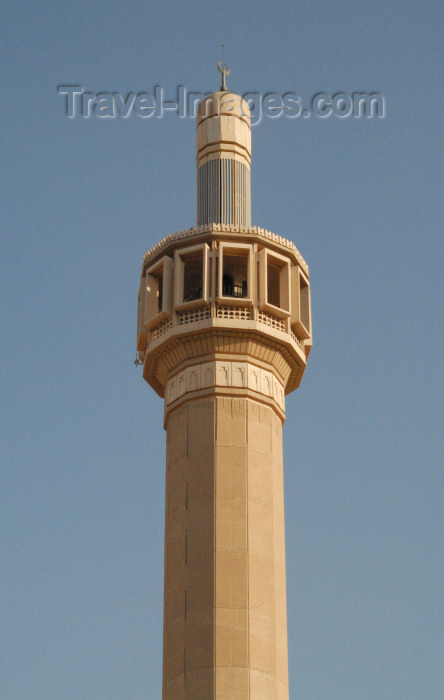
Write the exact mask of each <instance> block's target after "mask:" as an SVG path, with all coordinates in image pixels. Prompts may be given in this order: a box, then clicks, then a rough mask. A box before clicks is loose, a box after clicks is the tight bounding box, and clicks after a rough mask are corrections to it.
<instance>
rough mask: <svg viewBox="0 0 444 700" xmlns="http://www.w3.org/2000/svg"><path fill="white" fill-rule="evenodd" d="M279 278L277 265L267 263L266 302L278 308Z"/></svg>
mask: <svg viewBox="0 0 444 700" xmlns="http://www.w3.org/2000/svg"><path fill="white" fill-rule="evenodd" d="M280 277H281V268H280V267H278V265H274V264H273V263H272V262H268V265H267V297H268V298H267V302H268V303H269V304H272V305H273V306H277V307H280V305H281V293H280V286H281V285H280Z"/></svg>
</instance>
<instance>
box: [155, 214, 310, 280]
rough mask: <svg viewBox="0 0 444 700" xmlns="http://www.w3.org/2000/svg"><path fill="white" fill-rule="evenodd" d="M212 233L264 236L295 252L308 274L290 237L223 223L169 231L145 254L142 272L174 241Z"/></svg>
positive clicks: (262, 229) (256, 228)
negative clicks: (173, 231)
mask: <svg viewBox="0 0 444 700" xmlns="http://www.w3.org/2000/svg"><path fill="white" fill-rule="evenodd" d="M211 233H222V234H223V233H231V234H233V233H238V234H245V235H247V236H248V235H250V236H258V237H259V238H263V239H264V240H265V241H272V242H273V243H277V244H278V245H280V246H283V247H284V248H287V249H288V250H289V251H291V253H293V255H294V256H295V257H296V259H297V261H298V263H299V265H300V266H301V267H302V269H303V270H304V272H305V274H306V275H308V265H307V263H306V262H305V260H304V258H303V257H302V255H301V254H300V252H299V251H298V249H297V248H296V246H295V244H294V243H293V241H290V240H288V238H284V237H283V236H279V235H278V234H277V233H272V232H271V231H267V230H266V229H264V228H260V227H259V226H251V227H247V226H225V225H223V224H210V225H209V226H207V225H205V226H193V227H191V228H187V229H184V230H183V231H176V232H175V233H169V234H168V235H167V236H165V237H164V238H162V240H161V241H159V243H156V245H155V246H153V247H152V248H150V250H148V251H147V252H146V253H145V255H144V256H143V262H142V274H143V271H144V269H145V267H146V266H147V264H148V263H149V262H150V261H151V260H152V259H153V258H155V257H157V256H159V255H160V254H161V253H162V251H163V250H164V249H166V248H167V247H168V246H170V245H171V244H172V243H176V242H178V241H182V240H184V239H189V238H193V237H195V236H202V235H205V234H211Z"/></svg>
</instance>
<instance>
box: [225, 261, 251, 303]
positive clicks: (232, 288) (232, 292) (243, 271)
mask: <svg viewBox="0 0 444 700" xmlns="http://www.w3.org/2000/svg"><path fill="white" fill-rule="evenodd" d="M222 296H224V297H234V298H235V299H246V298H248V252H247V253H245V254H243V255H242V254H241V255H232V254H228V255H227V254H225V255H224V256H223V274H222Z"/></svg>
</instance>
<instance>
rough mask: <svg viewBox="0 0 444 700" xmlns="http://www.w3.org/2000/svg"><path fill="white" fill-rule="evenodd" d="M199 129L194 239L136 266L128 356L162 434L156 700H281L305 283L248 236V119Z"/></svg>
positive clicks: (217, 101)
mask: <svg viewBox="0 0 444 700" xmlns="http://www.w3.org/2000/svg"><path fill="white" fill-rule="evenodd" d="M219 66H220V68H219V69H220V70H221V72H222V75H223V82H222V89H221V90H220V91H219V92H216V93H214V94H212V95H209V96H208V97H206V98H205V99H204V100H203V101H202V102H201V104H200V106H199V111H198V115H197V139H196V141H197V147H196V151H197V153H196V158H197V226H196V227H194V228H190V229H186V230H185V231H180V232H177V233H174V234H170V235H168V236H166V237H165V238H163V239H162V240H161V241H160V243H158V244H157V245H155V246H154V248H152V249H151V250H149V251H148V253H146V255H145V257H144V259H143V265H142V275H141V282H140V292H139V309H138V340H137V350H138V353H139V359H140V361H141V362H142V363H143V376H144V378H145V379H146V381H147V382H148V383H149V384H150V386H152V387H153V389H154V390H155V391H156V392H157V393H158V394H159V396H161V397H162V398H164V427H165V430H166V433H167V456H166V496H165V595H164V639H163V695H162V697H163V700H181V699H186V700H204V699H205V700H206V699H208V700H210V699H213V698H217V700H222V699H224V700H225V699H226V700H247V698H248V699H249V700H271V699H273V700H284V699H285V700H288V698H289V691H288V662H287V610H286V582H285V536H284V485H283V456H282V426H283V423H284V419H285V399H284V396H285V394H288V393H289V392H290V391H293V390H294V389H296V388H297V387H298V386H299V383H300V381H301V378H302V374H303V372H304V369H305V365H306V360H307V357H308V354H309V352H310V349H311V319H310V296H309V282H308V268H307V264H306V263H305V261H304V259H303V258H302V256H301V255H300V253H299V252H298V250H297V249H296V248H295V246H294V244H293V243H291V242H290V241H288V240H287V239H285V238H283V237H281V236H278V235H275V234H273V233H270V232H269V231H266V230H264V229H262V228H258V227H255V226H254V227H252V226H251V222H250V155H251V131H250V124H249V110H248V106H247V104H246V103H245V102H244V101H243V100H242V98H241V97H240V96H239V95H236V94H234V93H231V92H228V91H227V90H226V85H225V75H226V74H227V69H226V66H225V64H219Z"/></svg>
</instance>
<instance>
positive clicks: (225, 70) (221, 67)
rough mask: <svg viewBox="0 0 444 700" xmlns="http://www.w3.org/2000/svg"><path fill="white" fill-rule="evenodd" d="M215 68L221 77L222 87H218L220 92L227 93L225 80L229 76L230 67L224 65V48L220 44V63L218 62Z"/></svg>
mask: <svg viewBox="0 0 444 700" xmlns="http://www.w3.org/2000/svg"><path fill="white" fill-rule="evenodd" d="M217 68H218V70H219V72H220V73H221V75H222V85H221V86H220V89H221V92H226V91H227V84H226V82H225V78H226V77H227V75H230V66H228V65H227V64H226V63H225V46H224V44H222V61H219V63H218V64H217Z"/></svg>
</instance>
